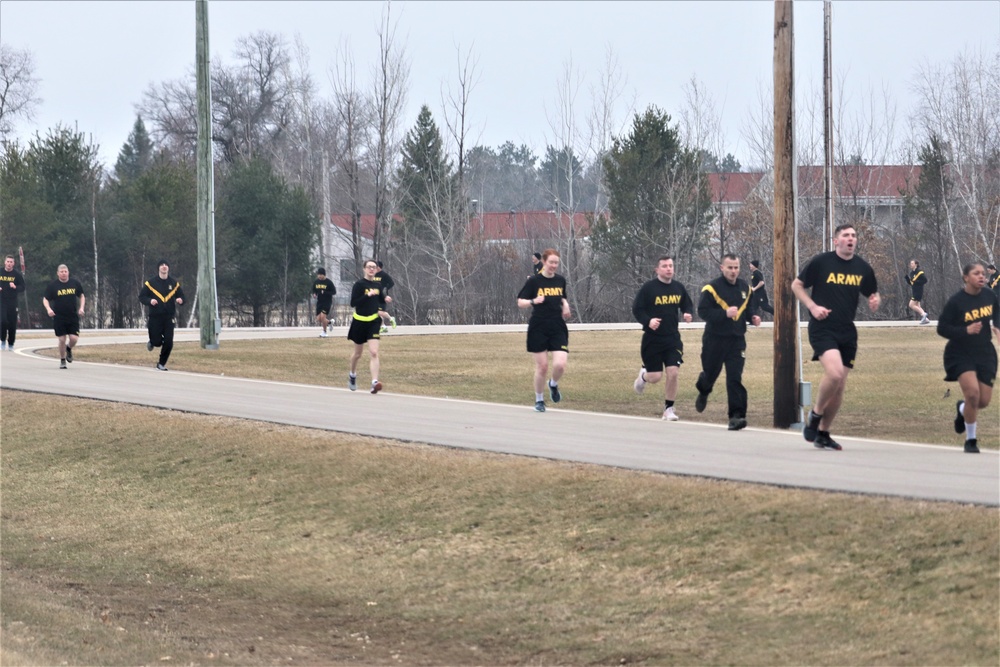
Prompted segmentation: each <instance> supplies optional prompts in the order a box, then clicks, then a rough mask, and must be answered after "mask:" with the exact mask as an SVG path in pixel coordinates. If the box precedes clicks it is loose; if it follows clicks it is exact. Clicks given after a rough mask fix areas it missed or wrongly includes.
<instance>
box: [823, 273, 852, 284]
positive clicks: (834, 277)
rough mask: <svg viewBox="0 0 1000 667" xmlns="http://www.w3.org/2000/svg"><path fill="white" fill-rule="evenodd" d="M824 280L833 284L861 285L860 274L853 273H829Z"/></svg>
mask: <svg viewBox="0 0 1000 667" xmlns="http://www.w3.org/2000/svg"><path fill="white" fill-rule="evenodd" d="M826 282H827V283H833V284H835V285H853V286H855V287H859V286H860V285H861V276H859V275H855V274H853V273H831V274H830V275H829V276H827V278H826Z"/></svg>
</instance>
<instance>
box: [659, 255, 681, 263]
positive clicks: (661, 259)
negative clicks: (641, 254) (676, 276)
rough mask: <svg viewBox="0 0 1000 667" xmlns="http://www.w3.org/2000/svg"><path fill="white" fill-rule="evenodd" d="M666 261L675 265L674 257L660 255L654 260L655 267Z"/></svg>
mask: <svg viewBox="0 0 1000 667" xmlns="http://www.w3.org/2000/svg"><path fill="white" fill-rule="evenodd" d="M667 259H669V260H670V261H671V262H674V263H675V264H676V263H677V262H676V260H674V256H673V255H660V256H659V258H658V259H657V260H656V265H657V266H659V265H660V262H662V261H664V260H667Z"/></svg>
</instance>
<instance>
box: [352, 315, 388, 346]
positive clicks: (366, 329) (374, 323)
mask: <svg viewBox="0 0 1000 667" xmlns="http://www.w3.org/2000/svg"><path fill="white" fill-rule="evenodd" d="M381 329H382V318H381V317H376V318H375V319H374V320H371V321H369V322H365V321H362V320H359V319H355V318H353V317H352V318H351V328H350V329H348V331H347V339H348V340H350V341H351V342H352V343H357V344H358V345H364V344H365V343H367V342H368V341H370V340H372V339H375V340H378V339H379V337H380V335H379V331H380V330H381Z"/></svg>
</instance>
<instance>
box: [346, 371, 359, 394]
mask: <svg viewBox="0 0 1000 667" xmlns="http://www.w3.org/2000/svg"><path fill="white" fill-rule="evenodd" d="M347 388H348V389H350V390H351V391H357V390H358V378H357V377H356V376H354V375H348V376H347Z"/></svg>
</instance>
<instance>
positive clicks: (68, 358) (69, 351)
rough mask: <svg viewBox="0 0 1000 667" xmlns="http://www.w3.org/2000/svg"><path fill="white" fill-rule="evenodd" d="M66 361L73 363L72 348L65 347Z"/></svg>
mask: <svg viewBox="0 0 1000 667" xmlns="http://www.w3.org/2000/svg"><path fill="white" fill-rule="evenodd" d="M66 361H68V362H69V363H73V348H71V347H70V346H68V345H67V346H66Z"/></svg>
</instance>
